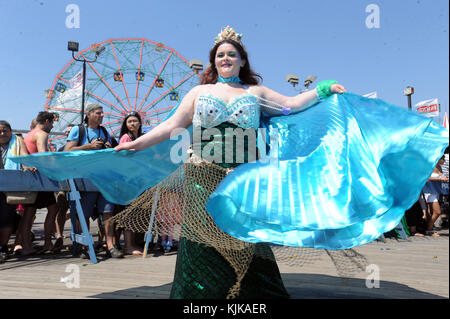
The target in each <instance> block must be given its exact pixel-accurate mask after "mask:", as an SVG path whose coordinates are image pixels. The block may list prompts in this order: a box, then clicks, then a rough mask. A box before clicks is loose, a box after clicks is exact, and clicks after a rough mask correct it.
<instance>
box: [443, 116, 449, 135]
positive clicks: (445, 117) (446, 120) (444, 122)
mask: <svg viewBox="0 0 450 319" xmlns="http://www.w3.org/2000/svg"><path fill="white" fill-rule="evenodd" d="M442 126H443V127H445V128H446V129H447V131H448V130H449V127H448V115H447V112H445V115H444V120H443V121H442Z"/></svg>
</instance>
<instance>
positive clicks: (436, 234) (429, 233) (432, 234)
mask: <svg viewBox="0 0 450 319" xmlns="http://www.w3.org/2000/svg"><path fill="white" fill-rule="evenodd" d="M425 235H427V236H431V237H441V235H439V234H438V233H437V232H435V231H434V230H427V231H426V232H425Z"/></svg>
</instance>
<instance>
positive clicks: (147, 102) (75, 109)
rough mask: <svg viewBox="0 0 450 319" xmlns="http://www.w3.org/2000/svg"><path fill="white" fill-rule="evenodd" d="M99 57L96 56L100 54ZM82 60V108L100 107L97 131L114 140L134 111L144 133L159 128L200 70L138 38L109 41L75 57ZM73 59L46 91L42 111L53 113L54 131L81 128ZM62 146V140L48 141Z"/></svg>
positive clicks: (79, 65)
mask: <svg viewBox="0 0 450 319" xmlns="http://www.w3.org/2000/svg"><path fill="white" fill-rule="evenodd" d="M99 52H101V53H100V54H99ZM74 57H75V59H81V60H82V59H86V60H87V61H93V60H95V58H97V59H96V60H95V62H87V63H86V84H85V94H84V98H85V104H84V105H85V107H86V106H87V105H88V104H90V103H98V104H100V105H101V106H102V107H103V111H104V118H103V123H102V126H104V127H105V128H106V129H107V130H108V132H109V133H110V134H111V135H112V136H115V137H116V138H117V137H118V135H119V133H120V127H121V125H122V122H123V119H124V118H125V116H126V115H127V114H129V113H131V112H137V113H139V115H140V116H141V118H142V121H143V123H142V124H143V127H142V129H143V131H144V132H145V131H148V130H149V129H151V128H153V127H154V126H156V125H158V124H159V123H160V122H161V121H162V120H163V119H164V118H165V117H166V116H167V115H168V114H169V113H170V111H171V110H172V109H173V108H174V107H175V106H176V105H177V104H178V102H179V101H180V100H181V99H182V98H183V96H184V95H185V94H186V93H187V92H188V91H189V90H190V89H191V88H193V87H194V86H195V85H197V84H198V83H199V73H198V72H199V71H198V70H192V69H191V68H189V63H188V61H187V60H186V59H185V58H184V57H182V56H181V55H180V54H179V53H178V52H177V51H175V50H174V49H171V48H169V47H167V46H165V45H163V44H161V43H157V42H154V41H150V40H147V39H142V38H126V39H109V40H106V41H103V42H101V43H98V44H93V45H91V46H90V47H89V48H88V49H85V50H83V51H81V52H79V53H78V54H77V55H75V56H74ZM75 59H72V60H71V61H70V62H69V63H68V64H67V65H66V66H64V68H63V69H62V70H61V71H60V72H59V73H58V75H57V76H56V78H55V79H54V81H53V84H52V87H51V89H49V90H47V91H46V92H47V101H46V103H45V111H48V112H54V113H56V114H57V121H55V122H54V127H53V131H56V132H64V131H65V129H66V128H67V126H68V125H69V124H74V125H78V124H80V123H81V109H82V107H81V105H82V86H83V63H80V62H77V61H76V60H75ZM49 142H50V143H51V144H53V145H62V144H64V143H65V142H66V141H65V136H64V135H60V136H56V137H53V138H51V139H50V140H49Z"/></svg>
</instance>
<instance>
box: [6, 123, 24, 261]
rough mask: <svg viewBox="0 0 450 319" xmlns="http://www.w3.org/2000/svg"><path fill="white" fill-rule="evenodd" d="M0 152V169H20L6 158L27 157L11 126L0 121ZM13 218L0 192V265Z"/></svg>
mask: <svg viewBox="0 0 450 319" xmlns="http://www.w3.org/2000/svg"><path fill="white" fill-rule="evenodd" d="M0 152H1V160H0V169H14V170H18V169H21V165H20V164H17V163H14V162H12V161H11V160H9V159H8V158H7V156H8V155H11V156H18V155H28V152H27V148H26V146H25V142H24V141H23V139H22V138H21V137H19V136H17V135H14V134H12V129H11V125H10V124H9V123H8V122H6V121H0ZM23 168H24V169H25V167H23ZM15 218H16V206H15V205H8V204H7V202H6V195H5V194H4V193H2V192H0V263H3V262H4V261H5V260H6V255H7V252H8V242H9V238H10V236H11V233H12V231H13V228H14V221H15Z"/></svg>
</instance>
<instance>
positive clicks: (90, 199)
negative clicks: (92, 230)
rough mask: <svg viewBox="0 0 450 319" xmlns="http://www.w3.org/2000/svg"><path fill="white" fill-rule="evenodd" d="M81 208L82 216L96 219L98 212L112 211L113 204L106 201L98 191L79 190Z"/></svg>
mask: <svg viewBox="0 0 450 319" xmlns="http://www.w3.org/2000/svg"><path fill="white" fill-rule="evenodd" d="M80 196H81V199H80V202H81V208H82V209H83V214H84V217H86V218H92V220H95V219H97V217H99V216H100V214H103V213H111V214H113V213H114V204H112V203H110V202H108V201H107V200H106V199H105V197H103V195H102V194H101V193H99V192H81V193H80Z"/></svg>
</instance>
